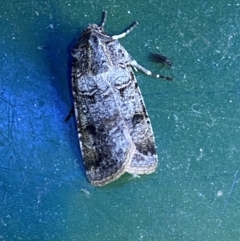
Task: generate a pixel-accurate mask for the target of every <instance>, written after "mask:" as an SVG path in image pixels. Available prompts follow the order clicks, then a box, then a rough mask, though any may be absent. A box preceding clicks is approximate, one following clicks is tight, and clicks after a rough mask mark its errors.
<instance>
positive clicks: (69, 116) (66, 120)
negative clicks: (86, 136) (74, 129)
mask: <svg viewBox="0 0 240 241" xmlns="http://www.w3.org/2000/svg"><path fill="white" fill-rule="evenodd" d="M73 115H74V107H72V109H71V110H70V111H69V113H68V115H67V117H66V118H65V120H64V121H65V122H68V121H69V120H70V118H71V117H72V116H73Z"/></svg>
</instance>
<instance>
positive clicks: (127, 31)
mask: <svg viewBox="0 0 240 241" xmlns="http://www.w3.org/2000/svg"><path fill="white" fill-rule="evenodd" d="M137 24H138V22H134V23H133V24H132V25H131V26H130V27H129V28H128V29H127V30H126V31H125V32H123V33H121V34H118V35H113V36H112V39H120V38H124V37H125V36H126V35H127V34H129V33H130V32H131V31H132V30H133V29H134V28H135V27H136V26H137Z"/></svg>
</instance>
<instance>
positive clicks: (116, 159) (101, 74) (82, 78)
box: [72, 11, 172, 186]
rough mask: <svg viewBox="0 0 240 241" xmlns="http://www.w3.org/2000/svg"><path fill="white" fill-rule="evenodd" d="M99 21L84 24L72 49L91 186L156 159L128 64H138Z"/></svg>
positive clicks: (143, 170) (142, 169)
mask: <svg viewBox="0 0 240 241" xmlns="http://www.w3.org/2000/svg"><path fill="white" fill-rule="evenodd" d="M105 21H106V12H105V11H104V12H103V20H102V23H101V24H100V25H99V26H98V25H96V24H90V25H89V26H88V27H87V28H86V29H85V30H84V31H83V32H82V34H81V36H80V38H79V40H78V42H77V44H76V46H75V47H74V49H73V51H72V57H73V64H72V91H73V99H74V112H75V118H76V122H77V131H78V137H79V143H80V147H81V152H82V156H83V161H84V166H85V169H86V174H87V177H88V179H89V180H90V182H91V183H92V184H93V185H95V186H103V185H105V184H108V183H110V182H112V181H114V180H116V179H117V178H119V177H120V176H121V175H123V174H124V173H125V172H127V173H131V174H149V173H152V172H154V171H155V169H156V167H157V163H158V157H157V154H156V146H155V141H154V136H153V130H152V126H151V123H150V119H149V117H148V113H147V110H146V107H145V104H144V101H143V97H142V95H141V92H140V89H139V87H138V84H137V80H136V78H135V75H134V72H133V69H139V70H141V71H142V72H144V73H145V74H147V75H152V76H154V77H157V78H163V79H166V80H172V78H171V77H165V76H162V75H159V74H152V73H151V72H150V71H149V70H147V69H145V68H144V67H142V66H140V65H139V64H138V63H137V62H136V61H135V60H134V59H133V58H132V57H131V56H130V55H129V54H128V52H127V51H126V50H125V49H124V48H123V47H122V46H121V44H120V43H119V41H118V39H120V38H123V37H125V36H126V35H127V34H128V33H129V32H130V31H131V30H132V29H133V28H134V27H135V26H136V25H137V22H134V23H133V24H132V25H131V27H130V28H128V30H126V31H125V32H123V33H121V34H119V35H113V36H109V35H107V34H106V33H105V31H104V24H105Z"/></svg>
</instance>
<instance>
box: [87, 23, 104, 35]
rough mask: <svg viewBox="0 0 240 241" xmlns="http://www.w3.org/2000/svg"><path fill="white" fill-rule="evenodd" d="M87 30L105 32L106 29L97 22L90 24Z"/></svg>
mask: <svg viewBox="0 0 240 241" xmlns="http://www.w3.org/2000/svg"><path fill="white" fill-rule="evenodd" d="M86 31H90V32H98V33H104V29H103V27H102V26H98V25H96V24H95V23H93V24H89V25H88V27H87V29H86Z"/></svg>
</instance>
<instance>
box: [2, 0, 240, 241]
mask: <svg viewBox="0 0 240 241" xmlns="http://www.w3.org/2000/svg"><path fill="white" fill-rule="evenodd" d="M103 9H104V10H107V11H108V18H107V23H106V26H105V29H106V31H107V33H109V35H113V34H118V33H121V32H122V31H123V30H125V29H126V28H127V27H128V26H129V25H130V24H131V23H132V22H133V21H135V20H137V21H138V22H139V25H138V26H137V27H136V28H135V29H134V31H133V32H131V33H130V34H129V35H128V36H127V37H126V38H124V39H121V43H122V45H123V46H124V47H125V48H126V49H127V51H128V52H129V53H130V54H131V55H132V56H133V57H134V58H135V59H136V60H137V61H138V62H139V63H140V64H142V65H143V66H145V67H146V68H148V69H150V70H152V71H154V72H156V73H161V74H165V75H170V74H171V73H170V72H169V71H168V70H163V69H161V68H160V66H159V65H157V64H156V63H152V62H151V61H149V59H148V57H147V56H148V54H149V52H161V53H162V54H164V55H167V56H169V57H173V59H172V61H173V66H174V67H173V69H172V73H173V74H174V76H175V80H174V82H164V81H162V80H158V79H154V78H151V77H149V76H146V75H144V74H143V73H141V72H138V73H136V76H137V79H138V83H139V85H140V88H141V90H142V94H143V97H144V99H145V102H146V106H147V109H148V112H149V115H150V117H151V121H152V125H153V129H154V133H155V137H156V144H157V152H158V155H159V159H160V165H159V166H158V168H157V171H156V172H155V173H154V174H152V175H149V176H142V177H141V178H133V177H132V176H131V175H127V174H126V175H124V176H123V177H121V178H120V179H119V180H117V181H116V182H114V183H112V184H110V185H107V186H105V187H103V188H95V187H93V186H91V185H90V183H89V182H88V181H87V180H86V176H85V171H84V168H83V164H82V159H81V153H80V149H79V146H78V140H77V133H76V126H75V122H74V119H71V120H70V121H69V122H68V123H65V122H64V118H65V117H66V116H67V114H68V112H69V110H70V109H71V106H72V99H71V90H70V88H69V87H70V60H71V59H70V57H69V56H70V50H71V48H72V47H73V46H74V44H75V43H76V41H77V38H78V36H79V34H80V33H81V31H82V30H83V29H84V28H86V26H87V25H88V24H89V23H100V22H101V13H102V10H103ZM239 12H240V4H239V1H234V0H233V1H226V0H220V1H203V0H200V1H194V0H186V1H179V0H172V1H159V0H149V1H144V0H143V1H137V0H135V1H125V0H119V1H114V0H101V1H97V0H95V1H88V0H86V1H80V0H68V1H67V0H59V1H53V0H46V1H40V0H35V1H30V0H24V1H17V0H15V1H14V0H12V1H4V2H2V3H1V6H0V30H1V34H0V57H1V59H0V69H1V71H0V240H4V241H12V240H14V241H15V240H24V241H25V240H31V241H32V240H41V241H43V240H44V241H45V240H56V241H58V240H64V241H65V240H66V241H75V240H76V241H78V240H84V241H85V240H88V241H92V240H94V241H102V240H104V241H112V240H117V241H118V240H119V241H120V240H129V241H132V240H133V241H135V240H139V241H149V240H150V241H159V240H160V241H162V240H164V241H165V240H166V241H169V240H177V241H178V240H191V241H193V240H194V241H195V240H199V241H202V240H214V241H216V240H222V241H226V240H240V209H239V195H240V185H239V178H240V174H239V175H238V172H237V171H238V170H239V168H240V147H239V145H240V135H239V134H240V110H239V107H240V105H239V101H240V99H239V93H240V92H239V89H240V81H239V80H240V77H239V76H240V69H239V59H240V29H239V26H240V18H239ZM239 171H240V170H239Z"/></svg>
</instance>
